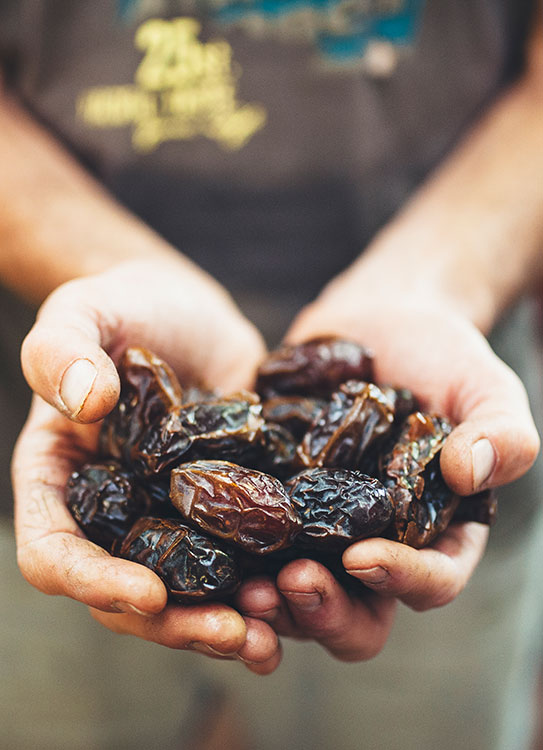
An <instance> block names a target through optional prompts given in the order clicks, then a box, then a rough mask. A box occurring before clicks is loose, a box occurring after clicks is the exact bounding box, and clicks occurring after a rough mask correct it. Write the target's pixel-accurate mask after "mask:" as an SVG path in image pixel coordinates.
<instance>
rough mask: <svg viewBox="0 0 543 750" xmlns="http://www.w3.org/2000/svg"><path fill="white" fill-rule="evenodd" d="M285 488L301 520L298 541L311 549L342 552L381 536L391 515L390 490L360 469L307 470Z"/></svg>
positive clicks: (290, 481) (291, 480)
mask: <svg viewBox="0 0 543 750" xmlns="http://www.w3.org/2000/svg"><path fill="white" fill-rule="evenodd" d="M285 487H286V490H287V492H288V494H289V497H290V499H291V500H292V504H293V505H294V507H295V508H296V510H297V511H298V514H299V515H300V517H301V519H302V531H301V533H300V535H299V536H298V539H297V544H299V545H304V546H307V547H308V548H314V549H320V550H338V551H341V550H343V549H345V548H346V547H347V546H348V545H349V544H352V543H353V542H355V541H357V540H358V539H363V538H364V537H368V536H377V535H379V534H380V533H381V532H382V531H383V530H384V529H385V528H386V527H387V526H388V524H389V523H390V520H391V518H392V513H393V507H392V501H391V499H390V496H389V494H388V492H387V490H386V489H385V488H384V486H383V485H382V484H381V482H379V481H378V480H377V479H373V478H372V477H368V476H366V475H365V474H362V473H361V472H359V471H351V470H349V469H308V470H307V471H303V472H301V473H300V474H298V475H297V476H295V477H293V478H292V479H290V480H289V481H288V482H287V483H286V485H285Z"/></svg>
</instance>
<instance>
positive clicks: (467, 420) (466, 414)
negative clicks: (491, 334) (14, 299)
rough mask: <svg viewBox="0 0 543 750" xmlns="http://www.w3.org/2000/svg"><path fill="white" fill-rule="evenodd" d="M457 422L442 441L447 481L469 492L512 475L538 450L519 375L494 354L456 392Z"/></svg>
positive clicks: (508, 479)
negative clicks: (490, 359)
mask: <svg viewBox="0 0 543 750" xmlns="http://www.w3.org/2000/svg"><path fill="white" fill-rule="evenodd" d="M455 402H456V404H457V406H456V409H455V411H456V412H457V417H458V421H459V422H460V424H459V426H458V427H457V428H456V429H455V430H453V432H452V434H451V435H450V436H449V437H448V439H447V440H446V442H445V445H444V446H443V450H442V453H441V470H442V472H443V476H444V478H445V481H446V482H447V484H448V485H449V486H450V487H451V488H452V489H453V490H454V491H455V492H457V493H458V494H460V495H468V494H471V493H473V492H477V491H479V490H481V489H485V488H487V487H496V486H499V485H502V484H506V483H508V482H511V481H513V480H514V479H517V478H518V477H520V476H522V474H524V473H525V472H526V471H528V469H529V468H530V467H531V465H532V464H533V462H534V461H535V459H536V458H537V455H538V453H539V446H540V443H539V436H538V434H537V430H536V428H535V425H534V422H533V419H532V416H531V413H530V407H529V404H528V398H527V396H526V392H525V390H524V387H523V386H522V384H521V382H520V380H519V379H518V377H517V376H516V375H515V373H513V371H512V370H510V369H509V368H508V367H507V366H506V365H505V364H504V363H503V362H500V360H498V359H497V358H496V357H494V355H492V361H490V362H487V363H486V365H485V366H480V367H479V368H478V370H477V372H476V377H475V376H474V377H473V378H470V379H469V380H466V381H464V383H463V384H462V386H461V387H460V388H459V390H458V393H457V394H456V397H455Z"/></svg>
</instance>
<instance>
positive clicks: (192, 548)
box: [116, 518, 240, 602]
mask: <svg viewBox="0 0 543 750" xmlns="http://www.w3.org/2000/svg"><path fill="white" fill-rule="evenodd" d="M116 552H117V554H118V556H119V557H124V558H125V559H126V560H132V562H137V563H141V564H142V565H145V566H146V567H148V568H150V569H151V570H152V571H154V572H155V573H156V574H157V575H158V576H159V577H160V578H161V579H162V581H163V582H164V584H165V585H166V588H167V589H168V592H169V594H170V597H171V598H172V599H174V600H175V601H179V602H190V601H194V600H198V601H200V600H202V599H208V598H210V597H214V598H217V597H218V596H224V595H225V594H230V593H232V592H233V591H235V590H236V588H237V587H238V586H239V583H240V572H239V566H238V563H237V561H236V558H235V556H234V553H233V552H232V551H231V550H228V549H227V548H226V547H225V546H224V545H222V544H221V543H220V542H219V541H217V540H216V539H210V537H208V536H207V535H206V534H201V533H200V532H198V531H195V530H194V529H191V528H189V527H188V526H187V525H186V524H184V523H182V522H181V521H178V520H175V519H164V518H140V519H139V520H138V521H137V522H136V523H135V524H134V526H133V528H132V530H131V531H130V533H129V534H128V535H127V536H126V537H125V539H124V540H123V541H122V543H120V544H119V545H118V548H117V549H116Z"/></svg>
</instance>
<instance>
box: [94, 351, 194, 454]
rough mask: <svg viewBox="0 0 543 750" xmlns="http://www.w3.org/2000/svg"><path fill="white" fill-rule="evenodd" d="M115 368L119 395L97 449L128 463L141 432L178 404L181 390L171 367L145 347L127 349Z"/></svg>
mask: <svg viewBox="0 0 543 750" xmlns="http://www.w3.org/2000/svg"><path fill="white" fill-rule="evenodd" d="M117 369H118V371H119V378H120V381H121V395H120V398H119V401H118V403H117V405H116V407H115V408H114V409H113V411H112V412H111V413H110V414H108V415H107V417H106V418H105V419H104V421H103V423H102V428H101V431H100V450H101V452H102V453H103V455H105V456H110V457H113V458H117V459H119V460H121V461H122V462H123V463H125V464H126V465H128V466H130V465H132V464H133V462H134V458H133V455H132V454H133V452H137V450H138V445H139V442H140V440H141V438H142V435H143V434H144V432H145V431H146V430H147V429H148V427H149V425H152V424H155V423H157V422H159V421H160V420H161V419H162V418H163V417H165V416H167V415H168V414H169V413H170V411H171V410H172V409H174V408H175V407H177V406H180V405H181V398H182V390H181V386H180V385H179V382H178V380H177V377H176V376H175V373H174V372H173V370H172V369H171V368H170V367H169V366H168V365H167V364H166V363H165V362H163V361H162V360H161V359H159V357H157V356H155V355H154V354H153V353H152V352H150V351H148V350H147V349H143V348H140V347H132V348H130V349H127V350H126V352H125V353H124V355H123V356H122V358H121V360H120V362H119V364H118V366H117Z"/></svg>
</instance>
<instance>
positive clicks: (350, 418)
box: [297, 380, 394, 468]
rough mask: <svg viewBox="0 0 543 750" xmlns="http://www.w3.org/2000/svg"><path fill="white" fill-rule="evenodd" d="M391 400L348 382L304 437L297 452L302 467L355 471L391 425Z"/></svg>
mask: <svg viewBox="0 0 543 750" xmlns="http://www.w3.org/2000/svg"><path fill="white" fill-rule="evenodd" d="M393 419H394V408H393V405H392V403H391V401H390V399H389V398H388V397H387V396H386V395H385V394H384V393H383V391H382V390H381V389H380V388H378V387H377V386H376V385H374V384H373V383H364V382H360V381H355V380H349V381H347V383H344V384H343V385H341V386H340V388H339V391H337V392H336V393H333V394H332V398H331V401H330V403H329V405H328V407H326V408H324V409H323V410H322V412H321V413H320V415H319V416H318V417H317V420H316V422H315V424H314V425H313V426H312V427H311V428H310V429H309V431H308V432H307V433H306V434H305V436H304V438H303V440H302V442H301V444H300V446H299V448H298V451H297V455H298V458H299V459H300V463H301V464H302V465H303V466H307V467H314V466H327V467H338V468H341V467H343V468H356V467H358V465H359V464H360V462H361V460H362V457H363V455H364V453H365V451H366V449H367V448H368V447H369V446H370V445H371V444H372V442H374V441H375V440H376V439H377V438H379V437H381V436H383V435H385V434H386V433H387V432H388V431H389V430H390V427H391V425H392V422H393Z"/></svg>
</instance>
